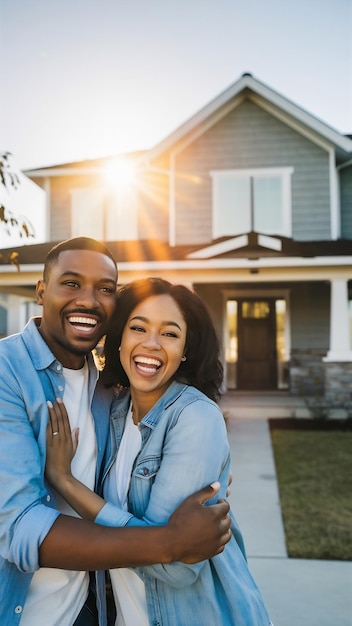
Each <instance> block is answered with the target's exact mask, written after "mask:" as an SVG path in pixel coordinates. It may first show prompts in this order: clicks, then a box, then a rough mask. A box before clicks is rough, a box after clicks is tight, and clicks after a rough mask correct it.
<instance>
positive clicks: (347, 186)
mask: <svg viewBox="0 0 352 626" xmlns="http://www.w3.org/2000/svg"><path fill="white" fill-rule="evenodd" d="M125 157H126V158H125V161H124V163H125V165H126V164H127V165H128V166H130V167H131V166H132V165H133V168H134V170H133V171H134V178H133V180H132V179H131V178H130V180H129V184H128V185H127V184H125V185H123V184H122V182H121V183H120V184H119V185H117V184H115V185H114V184H113V185H111V184H109V183H107V182H106V180H105V179H104V177H103V173H104V172H106V170H107V166H108V165H109V163H110V164H111V163H112V164H113V163H114V159H109V158H106V159H99V160H95V161H89V162H88V161H86V162H79V163H69V164H65V165H60V166H55V167H47V168H43V169H37V170H33V171H27V172H26V175H27V176H28V177H30V178H31V179H32V180H33V181H34V182H35V183H36V184H38V185H40V186H41V187H42V188H43V189H45V191H46V194H47V232H48V241H47V242H46V243H44V244H38V245H34V246H27V247H23V248H20V249H19V253H20V263H21V269H20V272H16V270H15V269H14V268H12V270H11V268H10V269H9V268H7V269H6V268H1V267H0V288H1V289H2V290H4V288H5V287H6V288H7V289H8V293H9V294H11V297H12V298H18V299H19V300H18V302H19V301H20V299H21V298H22V302H23V303H24V304H25V306H26V307H27V308H26V314H28V313H30V312H32V311H33V310H34V308H33V307H35V305H34V304H33V293H34V291H33V287H34V284H35V281H36V279H37V278H38V277H39V276H40V272H41V269H42V263H43V260H44V257H45V253H46V251H47V250H48V249H49V248H50V247H51V245H52V244H53V243H54V242H57V241H60V240H61V239H65V238H68V237H70V236H77V235H86V236H93V237H96V238H99V239H102V240H104V241H106V242H107V244H108V246H109V247H110V249H111V251H112V252H113V253H114V255H115V256H116V259H117V260H118V265H119V277H120V278H119V280H120V282H121V283H124V282H126V281H129V280H131V279H133V278H136V277H141V276H150V275H158V276H163V277H165V278H167V279H169V280H171V281H176V282H183V283H185V284H187V285H190V286H192V287H193V288H194V289H195V290H196V291H197V293H199V295H200V296H201V297H202V298H203V299H204V300H205V301H206V303H207V305H208V307H209V309H210V312H211V315H212V317H213V320H214V323H215V326H216V329H217V332H218V334H219V338H220V340H221V345H222V354H223V361H224V366H225V384H226V388H227V389H237V390H280V389H287V390H288V391H289V392H290V393H292V394H301V393H305V394H322V393H324V394H325V396H326V397H327V398H329V399H331V400H332V401H337V402H342V403H343V402H345V401H350V400H351V399H352V339H351V334H352V331H351V327H352V140H351V137H348V136H343V135H341V134H340V133H338V132H337V131H335V130H334V129H332V128H330V127H329V126H327V125H326V124H325V123H323V122H322V121H321V120H319V119H317V118H315V117H314V116H312V115H311V114H309V113H308V112H306V111H305V110H303V109H302V108H300V107H299V106H297V105H296V104H294V103H293V102H291V101H289V100H288V99H286V98H285V97H284V96H282V95H280V94H278V93H276V92H275V91H274V90H273V89H271V88H270V87H268V86H267V85H265V84H263V83H262V82H260V81H259V80H257V79H256V78H254V77H253V76H252V75H251V74H247V73H246V74H243V75H242V76H241V77H240V78H239V80H237V81H236V82H235V83H234V84H233V85H232V86H230V87H229V88H228V89H227V90H226V91H224V92H223V93H221V94H220V95H219V96H218V97H217V98H215V99H214V100H213V101H212V102H210V103H209V104H208V105H207V106H205V107H204V108H203V109H201V110H200V111H199V112H198V113H197V114H196V115H194V116H193V117H191V118H190V119H189V120H188V121H186V122H185V123H184V124H183V125H182V126H181V127H179V128H178V129H176V130H175V131H174V132H173V133H171V134H170V135H169V136H168V137H166V139H164V140H163V141H162V142H161V143H159V144H158V145H156V146H155V147H154V148H153V149H151V150H149V151H146V152H141V153H133V154H129V155H125ZM121 163H122V162H121V160H120V165H121ZM119 171H120V172H121V169H120V170H119ZM116 172H117V170H116ZM113 178H114V182H115V183H117V182H118V179H119V178H120V176H119V177H118V176H117V173H116V174H115V176H114V177H113ZM124 180H125V181H126V177H125V179H124ZM30 303H32V304H30ZM22 308H23V306H22ZM18 321H19V318H18Z"/></svg>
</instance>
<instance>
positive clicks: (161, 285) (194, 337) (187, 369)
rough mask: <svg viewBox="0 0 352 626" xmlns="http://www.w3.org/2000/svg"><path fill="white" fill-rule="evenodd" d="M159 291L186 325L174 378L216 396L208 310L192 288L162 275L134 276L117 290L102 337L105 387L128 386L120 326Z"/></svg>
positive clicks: (218, 369)
mask: <svg viewBox="0 0 352 626" xmlns="http://www.w3.org/2000/svg"><path fill="white" fill-rule="evenodd" d="M160 295H169V296H171V297H172V298H173V299H174V301H175V302H176V304H177V305H178V307H179V308H180V310H181V312H182V315H183V317H184V320H185V322H186V325H187V334H186V344H185V351H184V354H185V356H186V360H185V361H182V362H181V364H180V366H179V368H178V370H177V371H176V373H175V374H174V379H175V380H178V381H180V382H184V383H186V384H188V385H193V386H194V387H196V388H197V389H199V390H200V391H202V392H203V393H204V394H205V395H206V396H208V398H211V399H212V400H215V401H217V400H219V398H220V395H221V393H220V387H221V384H222V381H223V367H222V363H221V361H220V346H219V341H218V338H217V335H216V332H215V328H214V326H213V323H212V320H211V317H210V314H209V311H208V309H207V307H206V306H205V304H204V302H203V301H202V300H201V298H200V297H199V296H198V295H197V294H196V293H195V292H193V291H191V290H190V289H188V288H187V287H185V286H184V285H175V284H172V283H170V282H168V281H167V280H164V279H162V278H143V279H140V280H135V281H132V282H130V283H128V284H126V285H124V286H123V287H121V288H120V289H119V290H118V292H117V306H116V312H115V314H114V315H113V317H112V319H111V321H110V324H109V327H108V330H107V334H106V339H105V345H104V362H105V365H104V369H103V372H102V375H101V376H102V381H103V382H104V383H105V385H106V386H107V387H111V386H113V385H120V386H123V387H129V380H128V378H127V375H126V373H125V371H124V369H123V367H122V365H121V361H120V353H119V346H120V344H121V339H122V333H123V330H124V328H125V326H126V323H127V320H128V319H129V317H130V315H131V313H132V311H133V310H134V309H135V307H136V306H137V305H138V304H139V303H140V302H143V300H146V299H147V298H150V297H152V296H160Z"/></svg>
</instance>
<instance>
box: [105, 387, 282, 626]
mask: <svg viewBox="0 0 352 626" xmlns="http://www.w3.org/2000/svg"><path fill="white" fill-rule="evenodd" d="M129 402H130V396H129V393H128V392H124V393H123V394H122V396H120V398H119V399H118V400H117V402H116V403H115V405H114V407H113V410H112V415H111V424H112V428H111V445H112V448H113V450H112V451H113V452H114V446H115V448H116V446H118V445H119V443H120V441H121V437H122V433H123V429H124V424H125V419H126V414H127V409H128V406H129ZM140 430H141V437H142V447H141V451H140V453H139V454H138V456H137V458H136V461H135V463H134V467H133V470H132V476H131V483H130V489H129V495H128V512H126V511H123V510H121V509H119V508H118V507H116V506H114V505H113V504H112V503H106V504H105V505H104V507H103V508H102V509H101V511H100V512H99V514H98V516H97V518H96V520H95V521H96V522H98V523H101V524H105V525H109V526H115V525H116V526H120V525H136V526H137V525H138V526H141V525H142V526H146V525H161V524H166V523H167V521H168V519H169V517H170V515H171V513H172V512H173V511H174V509H175V508H176V507H177V506H178V505H179V504H180V503H181V502H182V500H184V498H186V497H187V496H188V495H190V494H191V493H193V492H195V491H197V490H198V489H200V488H202V487H204V486H205V485H208V484H210V483H212V482H213V481H215V480H219V481H220V483H221V491H220V493H219V495H217V496H216V497H215V499H214V500H213V501H209V503H212V502H214V501H215V500H217V499H218V498H219V497H220V498H225V497H226V490H227V485H228V478H229V472H230V464H231V459H230V450H229V444H228V439H227V433H226V427H225V421H224V418H223V415H222V413H221V411H220V409H219V408H218V406H217V405H216V404H215V403H214V402H212V401H211V400H210V399H209V398H207V397H206V396H205V395H204V394H202V393H201V392H200V391H198V390H197V389H195V388H194V387H189V386H187V385H184V384H181V383H177V382H173V383H172V384H171V385H170V387H169V388H168V390H167V391H166V392H165V393H164V395H163V396H162V397H161V398H160V399H159V401H158V402H157V403H156V405H155V406H154V407H153V408H152V409H151V410H150V411H149V412H148V413H147V415H145V417H144V418H143V419H142V421H141V423H140ZM107 469H109V468H107ZM231 515H232V514H231ZM232 533H233V536H232V539H231V540H230V542H229V543H228V544H227V546H226V548H225V550H224V552H223V553H221V554H220V555H217V556H215V557H214V558H212V559H210V560H208V561H203V562H201V563H197V564H194V565H186V564H184V563H172V564H167V565H161V564H156V565H153V566H146V567H139V568H136V569H135V571H136V572H137V573H138V574H139V576H140V577H141V578H142V580H143V581H144V583H145V589H146V597H147V607H148V615H149V623H150V625H151V626H175V624H177V626H189V625H190V624H192V626H214V624H216V625H220V624H221V625H226V626H268V625H269V624H270V619H269V617H268V614H267V611H266V609H265V606H264V603H263V600H262V597H261V594H260V592H259V590H258V588H257V586H256V584H255V582H254V580H253V578H252V576H251V574H250V571H249V569H248V566H247V561H246V555H245V550H244V546H243V540H242V535H241V531H240V529H239V527H238V525H237V523H236V520H235V518H234V517H233V515H232Z"/></svg>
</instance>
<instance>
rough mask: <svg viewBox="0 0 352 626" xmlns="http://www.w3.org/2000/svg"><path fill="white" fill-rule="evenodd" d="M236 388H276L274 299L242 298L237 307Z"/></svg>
mask: <svg viewBox="0 0 352 626" xmlns="http://www.w3.org/2000/svg"><path fill="white" fill-rule="evenodd" d="M238 309H239V310H238V364H237V388H238V389H252V390H266V389H267V390H270V389H277V353H276V319H275V299H274V298H272V299H271V298H269V299H243V300H239V307H238Z"/></svg>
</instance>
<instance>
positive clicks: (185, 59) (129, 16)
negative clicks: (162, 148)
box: [0, 0, 352, 170]
mask: <svg viewBox="0 0 352 626" xmlns="http://www.w3.org/2000/svg"><path fill="white" fill-rule="evenodd" d="M0 55H1V57H0V58H1V74H0V81H1V82H0V84H1V98H0V152H1V151H4V150H8V151H10V152H12V154H13V156H14V160H15V164H16V166H17V167H18V168H19V169H21V170H26V169H31V168H36V167H45V166H50V165H58V164H62V163H67V162H71V161H76V160H83V159H94V158H99V157H103V156H109V155H116V154H119V153H123V152H128V151H135V150H145V149H149V148H152V147H153V146H154V145H155V144H157V143H158V142H159V141H161V140H162V139H164V138H165V137H166V136H167V135H168V134H170V133H171V132H173V131H174V130H175V129H176V128H177V127H178V126H179V125H181V124H182V123H183V122H185V121H186V120H187V119H188V118H189V117H191V116H192V115H194V114H195V113H197V111H198V110H199V109H201V108H202V107H203V106H206V105H207V104H208V103H209V102H210V101H211V100H212V99H213V98H216V97H217V96H218V95H219V94H220V93H221V92H222V91H224V90H225V89H227V88H228V87H229V86H230V85H232V84H233V83H234V82H236V81H237V80H238V79H239V78H240V76H241V75H242V74H243V73H244V72H250V73H251V74H252V75H253V76H254V77H255V78H256V79H258V80H259V81H261V82H263V83H265V84H266V85H268V86H269V87H271V88H272V89H273V90H275V91H277V92H279V93H280V94H281V95H282V96H284V97H286V98H288V99H290V100H291V101H293V102H294V103H295V104H298V105H299V106H300V107H302V108H303V109H305V110H306V111H308V112H309V113H311V114H313V115H314V116H316V117H317V118H319V119H320V120H322V121H323V122H325V123H327V124H328V125H329V126H332V127H333V128H334V129H335V130H337V131H339V132H341V133H344V134H347V133H350V134H351V133H352V0H0Z"/></svg>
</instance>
